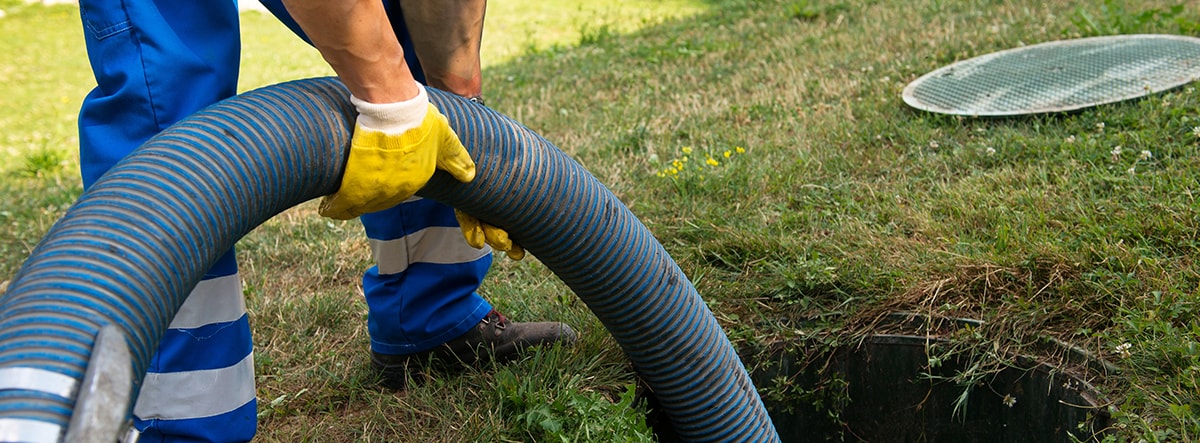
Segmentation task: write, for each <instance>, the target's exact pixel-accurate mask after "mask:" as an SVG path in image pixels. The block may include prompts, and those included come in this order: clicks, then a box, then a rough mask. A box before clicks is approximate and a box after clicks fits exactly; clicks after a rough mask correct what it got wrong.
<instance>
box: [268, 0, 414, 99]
mask: <svg viewBox="0 0 1200 443" xmlns="http://www.w3.org/2000/svg"><path fill="white" fill-rule="evenodd" d="M283 4H284V6H285V7H287V9H288V12H289V13H291V15H292V17H293V18H294V19H295V20H296V23H298V24H299V25H300V27H301V28H302V29H304V32H305V33H306V34H308V37H309V39H310V40H312V43H313V46H316V48H317V50H318V51H320V52H321V56H322V57H324V58H325V61H326V62H328V63H329V65H330V66H331V67H332V68H333V70H334V72H336V73H337V74H338V77H339V78H341V79H342V82H344V83H345V84H346V87H347V88H349V89H350V93H352V94H354V96H356V97H358V98H360V99H362V100H366V101H368V102H372V103H393V102H399V101H402V100H406V99H409V98H412V97H415V96H416V95H417V86H416V84H414V83H413V76H412V72H411V71H409V69H408V65H406V64H405V62H404V50H403V49H402V48H401V47H400V43H399V41H397V39H396V35H395V34H394V33H393V32H392V28H391V24H390V23H389V22H388V19H387V14H385V12H384V9H383V4H382V2H380V1H379V0H283Z"/></svg>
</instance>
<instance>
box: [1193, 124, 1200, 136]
mask: <svg viewBox="0 0 1200 443" xmlns="http://www.w3.org/2000/svg"><path fill="white" fill-rule="evenodd" d="M1192 135H1195V136H1196V138H1200V126H1195V127H1192Z"/></svg>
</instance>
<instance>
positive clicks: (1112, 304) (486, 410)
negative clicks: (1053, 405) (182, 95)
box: [0, 0, 1200, 442]
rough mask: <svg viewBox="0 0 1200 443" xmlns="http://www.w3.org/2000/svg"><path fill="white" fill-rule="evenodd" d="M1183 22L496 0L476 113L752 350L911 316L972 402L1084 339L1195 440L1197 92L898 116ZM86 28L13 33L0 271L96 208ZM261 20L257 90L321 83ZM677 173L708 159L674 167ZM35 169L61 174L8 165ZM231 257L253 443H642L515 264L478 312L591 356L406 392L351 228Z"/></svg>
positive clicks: (1145, 407) (1081, 7)
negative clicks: (542, 151) (678, 271)
mask: <svg viewBox="0 0 1200 443" xmlns="http://www.w3.org/2000/svg"><path fill="white" fill-rule="evenodd" d="M5 4H7V3H5ZM1181 4H1183V3H1181V2H1178V1H1176V2H1171V1H1140V2H1133V1H1124V2H1122V1H1119V0H1110V1H1105V2H1092V1H1065V0H1064V1H1051V2H1044V1H1041V2H1039V1H1032V0H1011V1H1003V2H1000V1H989V0H971V1H962V2H945V1H935V0H928V1H922V0H918V1H913V2H883V1H867V0H864V1H842V2H838V1H817V0H779V1H775V0H764V1H748V0H714V1H706V2H699V3H689V4H686V5H685V6H686V7H685V8H682V9H681V10H682V11H683V12H682V13H680V14H670V13H669V12H671V11H673V9H665V8H664V7H661V6H660V4H658V3H650V2H647V3H637V2H628V1H624V2H611V3H606V2H601V3H595V2H593V3H589V4H587V5H581V4H575V3H563V4H554V5H552V4H548V3H547V4H545V5H542V6H543V7H544V8H545V10H543V11H541V12H536V11H535V12H528V10H526V9H522V8H528V7H531V6H530V5H525V4H521V5H517V4H515V3H513V4H501V3H498V2H493V5H492V6H491V13H492V17H493V18H490V19H489V20H508V22H507V24H503V23H502V22H500V21H497V22H495V23H496V24H495V25H493V24H492V23H493V22H491V21H489V25H488V26H489V27H488V29H489V30H488V31H486V32H487V38H488V39H489V42H491V43H489V44H502V45H508V46H506V47H505V48H504V49H500V48H497V47H494V46H489V47H485V50H487V51H488V53H487V54H485V63H486V64H487V67H486V69H485V80H484V81H485V92H486V94H487V97H488V104H489V106H492V107H493V108H495V109H497V110H498V111H500V112H503V113H505V114H508V115H511V116H513V117H515V118H516V119H517V120H519V121H521V122H522V123H524V124H525V125H527V126H529V127H530V128H531V129H533V130H534V131H536V132H538V133H540V134H542V135H543V136H545V137H546V138H547V139H549V140H550V141H552V142H553V143H555V144H556V145H557V146H559V147H560V148H562V149H563V150H564V151H565V152H567V153H568V154H570V155H571V156H573V157H574V158H575V159H577V160H578V161H579V162H580V163H581V164H583V165H584V166H585V167H587V168H588V169H589V170H590V171H591V172H592V173H593V174H595V175H596V176H597V177H598V178H599V179H600V180H601V181H602V182H603V183H605V184H606V185H608V186H609V187H610V189H612V190H613V191H614V193H616V194H617V195H618V196H619V197H620V198H621V199H622V200H623V201H624V202H626V204H627V205H629V206H630V208H631V209H632V210H633V212H634V213H635V214H636V215H637V216H638V217H639V218H640V219H641V220H642V221H643V222H644V223H645V224H646V225H647V226H648V227H649V228H650V229H651V230H652V231H653V232H654V233H655V235H656V236H657V237H658V238H659V240H660V241H661V242H662V243H663V245H664V246H665V247H666V248H667V249H668V251H669V252H670V253H671V254H672V256H673V257H674V258H675V259H676V261H677V262H678V263H679V264H680V265H681V267H682V268H683V270H684V271H685V272H686V273H687V274H688V276H689V277H690V278H691V279H692V281H693V282H694V283H695V285H696V286H697V289H698V290H699V292H700V293H701V294H702V295H703V296H704V297H705V299H706V301H707V302H708V303H709V305H710V307H711V308H712V309H713V312H714V313H715V315H716V316H717V318H718V319H719V320H720V321H721V323H722V324H723V325H724V326H725V327H726V330H727V331H728V332H729V335H730V337H731V338H732V339H733V340H734V341H735V343H737V344H738V345H741V346H750V345H761V344H765V343H772V342H779V341H803V342H805V343H816V344H818V345H823V346H836V345H840V344H845V343H852V342H854V341H856V340H857V339H859V338H861V337H862V335H864V334H867V333H870V326H871V325H872V324H873V320H874V319H876V318H878V317H879V316H881V315H883V314H885V313H887V312H894V311H918V312H922V313H926V314H931V315H935V316H946V317H956V318H974V319H979V320H983V321H984V322H985V323H984V325H983V326H982V327H980V328H978V329H977V330H975V331H973V332H972V334H971V335H970V336H964V337H956V339H957V340H958V342H959V346H958V347H956V348H955V352H959V353H960V354H961V355H964V356H966V357H968V358H971V359H973V361H974V363H976V364H974V365H971V367H974V368H978V369H977V371H980V372H977V373H971V374H962V377H961V379H962V380H963V381H964V383H966V382H969V381H970V380H977V379H978V377H981V376H986V375H987V371H989V370H994V369H996V368H999V367H1002V366H1003V365H1005V364H1009V363H1011V362H1012V361H1014V358H1015V356H1016V355H1018V354H1025V355H1032V356H1034V357H1035V358H1040V359H1047V360H1050V359H1052V358H1054V357H1055V356H1054V355H1050V354H1048V353H1047V352H1046V351H1045V346H1043V344H1044V343H1047V342H1048V341H1063V342H1067V343H1072V344H1075V345H1078V346H1080V347H1082V348H1083V349H1085V350H1086V351H1088V352H1090V353H1092V354H1094V355H1096V356H1097V357H1099V358H1104V359H1106V360H1108V361H1109V362H1111V363H1112V364H1113V365H1114V367H1116V368H1118V369H1119V372H1115V373H1108V374H1087V375H1088V376H1090V378H1089V380H1091V381H1093V382H1094V383H1096V384H1097V386H1098V388H1099V389H1100V390H1101V391H1102V392H1103V394H1105V396H1106V398H1107V399H1108V401H1110V402H1111V403H1112V406H1113V407H1114V409H1113V413H1114V414H1115V415H1114V421H1113V431H1114V432H1115V433H1116V434H1115V436H1114V440H1117V441H1137V440H1146V441H1190V440H1196V439H1200V419H1198V417H1200V394H1198V393H1200V384H1198V382H1197V379H1198V378H1200V323H1198V321H1197V314H1198V311H1200V295H1198V293H1200V264H1198V262H1197V260H1196V257H1197V256H1200V237H1198V234H1197V232H1200V229H1198V228H1200V204H1198V203H1197V200H1196V199H1197V194H1198V193H1200V187H1198V185H1197V184H1198V183H1200V157H1198V156H1197V154H1196V152H1197V150H1198V149H1200V91H1198V90H1197V86H1196V85H1191V86H1186V87H1183V88H1180V89H1177V90H1174V91H1170V92H1167V93H1164V94H1158V95H1154V96H1151V97H1147V98H1144V99H1141V100H1136V101H1131V102H1125V103H1118V104H1113V105H1107V106H1103V107H1098V108H1093V109H1087V110H1083V111H1080V112H1075V113H1071V114H1066V115H1050V116H1032V117H1022V118H1009V119H970V118H953V117H945V116H938V115H932V114H926V113H921V112H916V111H913V110H911V109H909V108H907V107H906V106H905V105H904V104H903V103H902V101H901V100H900V97H899V94H900V91H901V90H902V89H903V87H904V86H905V85H906V84H907V83H908V82H910V81H912V80H914V79H915V78H917V77H918V76H920V75H922V74H924V73H926V72H929V71H931V70H933V69H936V68H938V67H941V66H944V65H945V64H947V63H950V62H953V61H956V60H962V59H966V58H969V57H973V56H977V55H982V54H985V53H989V52H992V51H997V50H1002V49H1008V48H1013V47H1017V46H1021V45H1029V44H1035V43H1040V42H1045V41H1050V40H1057V39H1061V38H1071V37H1082V36H1091V35H1099V34H1105V33H1112V32H1126V33H1128V32H1140V33H1159V32H1161V33H1173V34H1183V35H1191V36H1200V35H1198V34H1197V31H1196V29H1197V27H1196V26H1195V24H1196V23H1198V22H1200V11H1197V10H1196V9H1195V8H1190V7H1183V8H1178V6H1179V5H1181ZM539 5H541V4H539ZM610 6H611V7H613V8H616V7H617V6H619V8H617V9H619V10H620V12H619V13H617V12H613V11H615V10H616V9H610V8H609V7H610ZM639 8H640V9H639ZM71 11H72V10H71V9H70V8H69V7H52V8H43V7H26V8H25V9H20V10H15V11H10V12H9V13H8V14H7V16H6V17H5V18H3V19H0V30H2V32H3V34H4V37H5V38H4V39H2V40H3V41H4V43H0V45H6V46H2V47H3V48H4V53H5V54H6V55H7V54H17V52H16V51H17V50H18V48H21V50H22V51H25V50H26V49H28V48H35V49H37V51H32V52H37V53H38V55H37V56H36V57H35V56H33V55H28V56H26V55H22V56H21V57H24V58H17V59H18V60H21V62H22V64H20V65H18V64H15V63H14V62H9V61H5V62H3V63H4V64H3V65H2V67H0V75H6V76H9V77H8V78H16V77H12V76H14V75H18V74H17V73H22V72H24V73H25V74H20V75H25V76H26V77H23V78H26V79H32V80H26V83H28V87H17V86H14V83H13V82H9V81H5V82H0V88H6V92H5V95H4V97H5V98H4V99H3V101H2V102H0V103H3V105H4V108H3V109H4V115H0V124H2V125H4V126H3V129H4V134H3V135H0V137H3V140H4V145H3V146H2V147H0V155H4V156H5V157H4V158H3V160H4V163H3V164H4V166H3V169H4V174H5V175H4V176H3V179H2V180H3V182H2V183H3V185H2V186H3V189H0V191H3V192H2V193H0V221H3V223H4V224H5V226H6V227H7V228H8V229H5V230H3V231H0V252H2V253H3V257H4V259H3V261H2V262H0V280H7V279H8V278H10V276H11V275H12V273H13V272H15V270H16V268H17V267H18V266H19V265H20V263H21V262H22V261H23V260H24V259H25V258H26V256H27V255H28V252H29V249H30V248H31V247H32V245H33V244H34V243H36V241H37V240H38V238H40V236H41V235H42V233H44V232H45V229H47V228H48V226H49V224H50V223H52V222H53V221H54V219H56V218H57V217H58V216H60V215H61V213H62V211H63V210H65V208H66V207H67V206H68V205H69V204H70V202H71V201H72V199H73V198H74V197H75V196H76V195H78V192H79V190H78V186H77V185H75V184H74V183H75V180H76V178H75V177H76V174H77V172H76V171H74V170H73V169H74V168H76V166H74V164H73V163H72V161H73V159H72V158H71V157H70V155H73V154H69V155H68V156H67V157H66V163H67V164H66V165H65V166H61V164H62V162H61V161H57V162H56V161H46V159H53V158H55V157H53V155H45V154H44V153H39V152H43V151H39V150H41V149H43V148H45V147H48V146H49V147H63V149H68V151H66V152H71V151H70V150H72V149H73V148H74V147H73V143H76V141H75V140H74V139H73V138H72V137H74V134H73V127H72V124H71V123H70V121H69V118H68V117H67V116H69V113H70V112H74V111H73V108H76V107H77V102H76V103H67V104H64V105H61V106H58V105H55V106H51V104H52V103H53V102H54V100H55V99H56V97H68V99H67V100H68V101H70V100H77V98H78V97H81V96H82V94H83V92H85V91H86V90H87V89H88V88H89V87H90V86H89V85H88V84H87V83H88V78H87V76H86V75H84V76H82V77H80V76H79V74H78V72H76V71H77V70H78V69H85V68H86V66H85V65H82V64H81V65H79V66H82V67H81V68H66V67H62V66H63V65H68V64H70V63H83V62H82V61H80V60H82V59H81V58H80V57H82V48H81V47H80V46H79V45H81V44H82V38H81V37H79V36H78V34H75V33H76V32H77V31H75V29H76V28H77V25H78V23H76V22H74V21H73V20H78V19H77V17H73V16H71V15H70V14H71V13H72V12H71ZM637 11H642V12H643V13H644V14H641V15H639V13H638V12H637ZM510 14H511V15H513V16H511V17H510V16H509V15H510ZM518 16H519V17H518ZM243 17H244V23H243V25H244V26H245V27H246V32H247V34H246V35H247V37H246V49H245V60H246V62H247V63H246V66H245V72H246V77H245V79H244V82H243V89H248V88H252V87H257V86H261V85H265V84H270V83H276V82H279V81H284V80H290V79H292V78H298V77H306V76H316V75H327V70H326V69H327V68H325V67H324V66H323V64H321V63H320V60H319V59H318V58H315V57H316V54H315V52H313V51H312V50H311V49H310V48H307V47H305V46H303V45H302V44H297V43H296V42H295V41H294V39H291V37H290V36H288V35H287V34H286V31H285V30H283V29H282V27H279V26H278V25H277V24H274V22H273V21H272V20H271V19H269V18H268V17H264V16H261V15H259V16H254V15H252V14H251V13H247V14H245V15H244V16H243ZM47 25H48V26H47ZM554 26H558V28H556V29H550V28H552V27H554ZM34 29H39V30H42V35H40V36H37V37H36V38H35V37H34V35H33V34H32V32H33V30H34ZM509 29H514V31H511V34H510V33H509V32H510V31H508V30H509ZM515 29H520V31H516V30H515ZM46 30H49V31H46ZM556 36H557V37H556ZM18 37H19V38H21V39H24V40H18V42H17V43H9V42H11V41H13V40H14V39H18ZM541 38H546V39H547V40H538V39H541ZM72 41H75V42H76V43H78V44H79V45H73V44H70V42H72ZM54 42H64V43H54ZM21 43H23V45H22V44H21ZM21 54H26V53H25V52H21ZM54 61H62V62H60V63H55V62H54ZM32 73H36V74H32ZM85 74H86V72H85ZM46 82H49V83H51V84H60V83H61V84H62V86H47V85H45V84H44V83H46ZM18 84H20V83H18ZM71 91H73V92H71ZM9 97H24V98H22V99H20V100H22V101H20V102H17V101H13V100H16V99H10V98H9ZM18 103H20V104H18ZM24 103H33V104H34V105H32V106H27V105H25V104H24ZM47 107H49V108H47ZM35 116H50V117H37V118H35ZM55 116H57V117H55ZM54 118H57V119H59V120H63V121H61V122H59V123H58V124H42V123H40V121H41V120H46V119H51V120H52V119H54ZM35 134H41V135H35ZM43 140H45V142H43ZM685 148H687V149H688V150H690V151H691V153H690V154H685ZM737 148H741V150H742V151H744V152H739V151H737ZM726 151H730V152H731V154H730V158H728V159H726V158H724V152H726ZM734 153H736V155H735V154H734ZM684 155H691V156H692V157H689V164H690V165H693V167H695V166H696V165H699V166H701V168H700V169H693V170H691V171H692V172H689V174H691V175H686V176H685V175H680V174H682V172H681V173H680V174H671V173H664V171H668V170H669V168H671V167H673V166H674V162H675V161H676V160H680V161H681V158H682V156H684ZM709 157H711V158H712V159H713V160H714V161H716V162H717V163H718V164H719V166H713V165H711V164H709V163H708V161H707V160H708V159H709ZM25 159H31V161H32V163H31V164H34V165H47V166H44V167H42V166H35V167H33V168H32V169H33V170H34V172H33V173H29V170H30V168H25V167H17V166H15V165H24V164H26V163H25V162H24V160H25ZM39 159H40V160H39ZM49 164H59V165H60V166H57V167H52V166H48V165H49ZM22 171H24V172H22ZM693 172H694V173H693ZM581 210H586V208H581ZM498 258H500V257H498ZM239 259H240V260H241V262H242V264H243V278H244V280H245V286H246V293H247V300H248V303H249V306H250V309H251V312H252V323H253V327H254V332H255V337H256V346H257V347H256V354H255V355H256V363H257V368H258V373H259V404H260V411H259V412H260V414H259V415H260V417H261V421H260V423H261V426H260V439H261V440H262V441H302V440H315V441H397V440H399V441H446V442H449V441H547V440H560V439H562V438H566V439H568V440H572V441H614V438H615V440H616V441H640V440H643V439H645V438H647V437H648V434H647V433H648V431H647V430H646V428H645V426H644V424H643V423H638V421H637V420H636V418H637V416H636V414H634V415H630V414H628V413H627V412H628V411H630V409H629V407H630V406H629V404H628V402H627V398H628V397H627V395H628V392H629V388H630V387H631V386H633V384H634V376H633V374H631V373H630V368H629V366H628V362H627V360H626V359H625V357H624V356H623V355H622V353H621V352H620V349H619V348H618V347H617V346H616V344H615V343H614V342H613V341H612V340H611V337H610V336H609V334H608V332H607V331H606V330H605V329H604V327H603V326H602V325H600V324H599V323H598V322H597V321H596V320H595V318H594V316H592V315H591V313H590V311H588V309H587V308H586V306H583V304H582V303H580V302H579V301H578V300H577V299H576V298H575V297H574V296H573V295H572V294H570V292H569V290H568V289H567V288H566V287H565V286H564V285H563V284H562V283H561V282H559V281H558V280H557V279H556V278H555V277H554V276H553V275H552V274H551V273H549V272H548V271H547V270H546V269H545V267H544V266H541V265H540V264H539V263H538V262H537V260H536V257H530V258H527V259H526V260H525V261H521V262H512V261H509V260H506V259H498V260H497V262H496V264H495V266H494V269H493V271H492V274H491V277H490V278H489V279H488V281H487V283H486V284H485V285H484V287H483V288H481V291H482V293H483V294H484V295H485V296H486V297H488V298H489V299H491V300H492V301H493V302H495V303H496V304H497V305H498V306H499V307H500V308H501V309H503V310H505V312H506V313H507V314H508V315H509V316H510V317H514V318H516V319H547V318H549V319H560V320H565V321H568V322H570V323H571V324H572V325H574V326H576V327H577V329H579V330H580V331H581V333H582V334H581V335H582V339H581V342H580V344H579V345H577V346H575V347H573V348H567V349H564V348H553V349H548V350H543V351H540V352H537V353H534V354H532V355H529V356H528V357H527V358H525V359H523V360H521V361H518V362H515V363H513V364H509V365H501V366H497V367H485V368H480V369H477V370H471V371H468V372H467V373H465V374H440V376H437V377H432V378H428V379H423V380H419V381H420V383H418V384H417V385H416V386H413V387H411V388H409V389H407V390H405V391H402V392H388V391H385V390H383V389H381V388H378V387H376V385H375V383H374V381H373V380H372V374H371V373H370V370H369V365H368V363H367V360H366V349H367V337H366V333H365V308H364V306H363V303H362V299H361V294H360V293H359V290H358V289H357V288H358V284H359V281H358V280H359V278H360V277H359V276H360V273H361V271H362V270H363V269H364V268H365V267H366V266H369V252H368V248H367V246H366V243H365V241H364V240H363V238H362V235H361V228H360V227H359V226H358V225H357V224H356V223H354V222H335V221H329V220H326V219H322V218H320V217H318V216H317V215H316V214H315V210H314V208H313V206H312V205H311V204H306V205H301V206H299V207H297V208H295V209H293V210H291V211H288V212H286V213H284V214H281V215H280V216H278V217H275V218H274V219H272V220H270V221H269V222H267V223H266V224H265V225H264V226H262V227H260V228H259V229H257V230H256V231H255V232H253V233H251V234H250V235H249V236H247V237H246V238H245V239H243V240H242V241H241V242H240V243H239ZM938 357H939V356H932V355H931V361H932V360H934V359H936V358H938ZM1016 400H1017V403H1016V405H1018V406H1019V405H1022V404H1023V403H1022V399H1021V398H1017V399H1016ZM996 401H1002V398H1001V397H999V396H998V397H997V399H996ZM618 432H619V433H621V434H617V433H618ZM605 433H607V434H605ZM614 435H615V436H616V437H614Z"/></svg>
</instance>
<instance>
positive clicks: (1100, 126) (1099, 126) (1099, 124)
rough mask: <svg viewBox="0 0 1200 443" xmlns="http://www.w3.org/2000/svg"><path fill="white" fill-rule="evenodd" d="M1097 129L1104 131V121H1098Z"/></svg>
mask: <svg viewBox="0 0 1200 443" xmlns="http://www.w3.org/2000/svg"><path fill="white" fill-rule="evenodd" d="M1096 130H1097V131H1100V132H1104V122H1100V123H1096Z"/></svg>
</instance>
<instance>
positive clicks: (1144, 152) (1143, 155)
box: [1138, 149, 1154, 160]
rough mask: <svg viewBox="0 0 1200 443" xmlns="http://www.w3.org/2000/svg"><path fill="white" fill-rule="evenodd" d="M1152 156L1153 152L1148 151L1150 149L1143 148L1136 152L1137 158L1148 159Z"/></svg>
mask: <svg viewBox="0 0 1200 443" xmlns="http://www.w3.org/2000/svg"><path fill="white" fill-rule="evenodd" d="M1153 157H1154V154H1152V153H1150V151H1149V150H1147V149H1143V150H1142V152H1141V153H1140V154H1138V160H1150V159H1151V158H1153Z"/></svg>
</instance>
